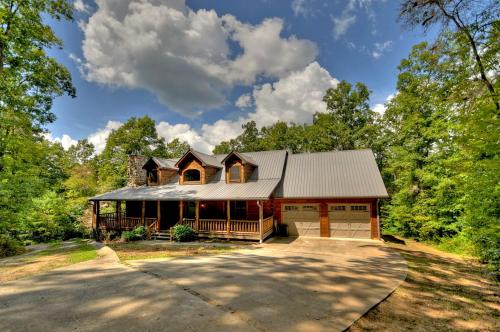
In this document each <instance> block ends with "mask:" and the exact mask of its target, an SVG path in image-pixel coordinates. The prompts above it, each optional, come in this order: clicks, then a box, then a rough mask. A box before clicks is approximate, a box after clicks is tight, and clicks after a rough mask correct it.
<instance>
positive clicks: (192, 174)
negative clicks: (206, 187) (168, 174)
mask: <svg viewBox="0 0 500 332" xmlns="http://www.w3.org/2000/svg"><path fill="white" fill-rule="evenodd" d="M184 182H185V183H186V182H191V183H200V182H201V174H200V171H199V170H197V169H188V170H186V171H185V172H184Z"/></svg>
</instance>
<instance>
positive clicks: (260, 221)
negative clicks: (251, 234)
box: [257, 201, 264, 243]
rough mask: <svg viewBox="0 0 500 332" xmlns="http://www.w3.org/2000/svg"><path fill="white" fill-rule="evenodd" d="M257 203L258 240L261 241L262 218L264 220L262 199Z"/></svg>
mask: <svg viewBox="0 0 500 332" xmlns="http://www.w3.org/2000/svg"><path fill="white" fill-rule="evenodd" d="M257 205H258V206H259V242H260V243H262V241H263V240H264V239H263V234H264V233H263V229H262V227H263V220H264V210H263V205H264V204H263V203H262V201H257Z"/></svg>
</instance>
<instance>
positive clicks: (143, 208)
mask: <svg viewBox="0 0 500 332" xmlns="http://www.w3.org/2000/svg"><path fill="white" fill-rule="evenodd" d="M145 215H146V201H142V210H141V222H142V224H143V225H144V227H145V226H146V219H145V218H144V217H145Z"/></svg>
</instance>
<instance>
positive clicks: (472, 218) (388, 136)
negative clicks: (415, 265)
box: [0, 0, 500, 273]
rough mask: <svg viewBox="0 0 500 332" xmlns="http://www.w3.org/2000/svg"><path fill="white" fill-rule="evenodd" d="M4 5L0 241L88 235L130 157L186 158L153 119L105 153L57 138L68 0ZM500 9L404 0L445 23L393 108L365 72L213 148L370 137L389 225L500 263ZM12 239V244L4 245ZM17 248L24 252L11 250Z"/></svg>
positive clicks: (415, 15) (400, 81)
mask: <svg viewBox="0 0 500 332" xmlns="http://www.w3.org/2000/svg"><path fill="white" fill-rule="evenodd" d="M1 6H2V7H1V8H0V35H1V36H0V250H3V251H4V253H3V254H8V253H9V250H11V251H15V247H16V246H19V245H21V244H22V243H23V242H26V241H47V240H50V239H58V238H68V237H72V236H83V235H85V234H87V232H88V229H86V228H85V223H84V221H85V220H87V219H88V213H89V212H88V211H89V209H88V208H89V204H88V202H87V198H88V197H90V196H92V195H95V194H97V193H100V192H104V191H107V190H111V189H114V188H118V187H121V186H124V185H125V184H126V162H127V155H128V154H131V153H138V154H143V155H147V156H162V157H176V156H179V155H180V154H182V153H183V152H184V151H185V150H186V149H187V148H188V145H187V144H186V143H185V142H181V141H179V140H177V139H176V140H173V141H172V142H168V143H166V142H165V141H164V140H163V139H161V138H160V137H159V136H158V134H157V132H156V129H155V123H154V121H153V120H152V119H151V118H149V117H147V116H145V117H142V118H131V119H129V120H128V121H127V122H126V123H125V124H124V125H123V126H122V127H120V128H119V129H116V130H114V131H113V132H112V133H111V134H110V136H109V137H108V139H107V143H106V147H105V149H104V151H103V152H101V153H99V154H96V153H95V151H94V147H93V146H92V144H90V143H89V142H88V141H87V140H81V141H79V142H78V144H77V145H76V146H73V147H71V148H69V149H68V150H64V149H63V148H62V146H61V145H60V144H58V143H52V142H49V141H47V140H46V139H45V138H44V136H43V133H44V132H45V130H46V129H45V128H46V125H47V124H48V123H51V122H53V121H55V117H54V114H53V113H52V112H51V106H52V101H53V99H54V98H56V97H58V96H61V95H63V94H66V95H69V96H76V91H75V88H74V86H73V85H72V81H71V77H70V74H69V72H68V70H67V69H66V68H65V67H64V66H62V65H61V64H59V63H57V62H56V61H55V60H54V59H53V58H51V57H49V56H48V55H47V53H46V50H47V49H49V48H51V47H59V46H62V44H61V41H60V40H59V39H58V38H57V36H55V35H54V33H53V31H52V29H51V28H50V27H49V26H47V25H45V24H44V22H43V20H42V16H47V15H48V16H51V17H52V18H53V19H56V20H71V19H72V8H71V5H70V4H68V3H67V2H66V1H62V0H45V1H34V0H29V1H22V2H21V1H8V2H6V1H2V2H1ZM498 17H499V9H498V6H497V5H496V3H495V1H491V2H488V1H485V2H484V3H482V2H481V5H479V4H478V2H476V1H458V0H457V1H452V0H448V1H440V0H404V1H402V3H401V11H400V22H401V24H402V25H403V26H404V27H405V28H409V29H411V28H413V27H415V26H419V25H422V26H424V27H425V28H429V27H434V28H439V29H440V33H439V35H438V37H437V39H436V40H434V41H432V42H430V43H427V42H424V43H421V44H418V45H415V46H414V47H413V49H412V50H411V52H410V54H408V56H407V57H406V58H405V59H403V60H401V63H400V65H399V67H398V69H399V74H398V78H397V92H396V94H395V96H394V98H393V99H391V100H390V101H388V102H387V103H386V111H385V113H384V114H383V115H380V114H378V113H375V112H374V111H373V110H372V109H371V108H370V106H369V100H370V91H369V88H368V87H367V86H366V85H364V84H363V83H356V84H350V83H348V82H345V81H342V82H340V83H339V84H338V86H337V87H336V88H334V89H329V90H328V91H326V92H325V96H324V97H323V101H324V102H325V103H326V105H327V109H326V111H325V112H324V113H318V114H316V115H315V116H314V118H313V121H312V123H311V124H294V123H285V122H277V123H275V124H274V125H272V126H267V127H263V128H258V127H257V125H256V123H255V122H248V123H246V124H245V125H243V133H242V134H241V135H239V136H238V137H235V138H233V139H231V140H229V141H225V142H221V143H220V144H219V145H217V146H216V147H215V149H214V151H213V152H214V153H227V152H229V151H231V150H237V151H242V152H244V151H260V150H274V149H288V150H290V151H293V152H315V151H329V150H343V149H360V148H370V149H372V150H373V151H374V153H375V155H376V158H377V163H378V165H379V168H380V170H381V172H382V174H383V177H384V181H385V184H386V186H387V188H388V191H389V193H390V198H389V199H387V200H385V201H384V202H383V205H382V222H383V228H384V231H385V232H389V233H394V234H399V235H402V236H405V237H411V238H414V239H417V240H421V241H432V242H434V243H438V244H440V245H441V246H442V247H443V248H445V249H447V250H451V251H457V252H462V253H470V254H474V255H476V256H477V257H479V258H480V259H481V260H483V261H484V262H487V263H488V264H489V265H490V267H492V268H493V269H494V270H495V271H496V272H497V273H498V272H500V251H499V248H500V220H499V216H500V208H499V201H500V197H499V196H500V185H499V178H500V162H499V137H500V128H499V127H500V126H499V124H500V123H499V113H500V112H499V98H498V90H499V89H500V87H499V82H498V73H499V61H500V58H499V54H500V52H499V50H500V21H499V20H498ZM2 248H4V249H2ZM9 248H14V249H9Z"/></svg>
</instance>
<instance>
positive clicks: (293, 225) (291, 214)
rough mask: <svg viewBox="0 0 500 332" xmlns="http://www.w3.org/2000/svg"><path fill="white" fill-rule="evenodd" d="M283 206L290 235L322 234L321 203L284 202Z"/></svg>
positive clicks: (284, 217) (284, 218)
mask: <svg viewBox="0 0 500 332" xmlns="http://www.w3.org/2000/svg"><path fill="white" fill-rule="evenodd" d="M282 208H283V211H282V216H283V222H284V223H285V224H286V225H288V234H289V235H290V236H320V220H319V204H283V205H282Z"/></svg>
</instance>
